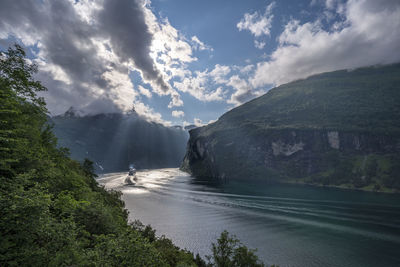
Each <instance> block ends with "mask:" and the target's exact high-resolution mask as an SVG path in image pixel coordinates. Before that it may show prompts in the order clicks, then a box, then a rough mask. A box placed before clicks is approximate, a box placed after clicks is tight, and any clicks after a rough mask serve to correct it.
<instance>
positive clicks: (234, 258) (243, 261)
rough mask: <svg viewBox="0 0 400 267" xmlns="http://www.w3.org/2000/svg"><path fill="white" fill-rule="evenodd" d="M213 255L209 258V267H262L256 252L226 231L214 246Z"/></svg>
mask: <svg viewBox="0 0 400 267" xmlns="http://www.w3.org/2000/svg"><path fill="white" fill-rule="evenodd" d="M211 251H212V255H210V256H207V259H208V261H209V266H216V267H262V266H265V265H264V264H263V263H262V262H260V261H259V259H258V257H257V255H256V254H255V252H256V251H255V250H251V249H248V248H247V247H246V246H244V245H243V244H241V243H240V241H239V240H238V239H237V238H236V237H235V236H231V235H229V233H228V232H227V231H226V230H225V231H223V232H222V233H221V235H220V237H219V238H218V239H217V243H213V244H212V248H211Z"/></svg>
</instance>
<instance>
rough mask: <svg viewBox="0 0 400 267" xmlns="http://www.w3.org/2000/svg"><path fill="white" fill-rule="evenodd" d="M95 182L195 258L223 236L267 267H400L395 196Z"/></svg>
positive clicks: (186, 180)
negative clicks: (114, 192)
mask: <svg viewBox="0 0 400 267" xmlns="http://www.w3.org/2000/svg"><path fill="white" fill-rule="evenodd" d="M126 176H127V173H125V172H124V173H111V174H105V175H102V176H101V177H100V178H99V179H98V182H99V183H100V184H103V185H105V187H106V188H107V189H114V190H120V191H122V193H123V197H122V198H123V200H124V201H125V203H126V208H127V209H128V210H129V212H130V215H129V216H130V220H135V219H139V220H140V221H142V222H143V223H144V224H151V225H152V226H153V227H154V228H155V229H156V230H157V235H165V236H167V237H168V238H171V239H172V240H173V241H174V243H175V244H176V245H178V246H179V247H182V248H187V249H188V250H190V251H192V252H194V253H200V254H201V255H202V256H204V255H207V254H209V253H210V247H211V243H212V242H215V241H216V238H217V237H218V236H219V234H220V233H221V232H222V231H223V230H225V229H226V230H228V231H229V232H230V233H231V234H235V235H236V236H237V237H238V238H239V239H240V240H241V241H242V242H243V243H244V244H245V245H246V246H248V247H250V248H257V249H258V251H257V255H259V257H260V258H261V259H263V260H264V262H265V263H268V264H278V265H279V266H281V267H282V266H300V267H302V266H304V267H305V266H311V267H312V266H349V267H350V266H400V195H390V194H377V193H369V192H357V191H346V190H339V189H333V188H318V187H308V186H295V185H273V186H272V185H260V184H258V185H248V184H247V185H246V184H241V183H237V182H230V183H228V184H226V185H224V186H218V185H211V184H208V183H206V182H204V183H203V182H198V181H196V180H195V179H194V178H192V177H191V176H189V175H188V174H186V173H184V172H181V171H179V170H178V169H158V170H147V171H139V172H138V174H137V177H138V182H137V184H136V185H135V186H127V185H125V184H124V180H125V178H126Z"/></svg>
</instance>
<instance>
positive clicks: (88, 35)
mask: <svg viewBox="0 0 400 267" xmlns="http://www.w3.org/2000/svg"><path fill="white" fill-rule="evenodd" d="M146 3H147V2H145V1H142V0H121V1H111V0H93V1H92V0H80V1H72V0H70V1H64V0H51V1H50V0H43V1H35V0H26V1H13V0H4V1H2V4H1V5H2V7H1V9H0V39H3V40H2V42H4V41H7V39H8V38H10V37H11V36H12V37H15V38H16V39H17V40H19V41H20V42H22V43H23V44H24V45H25V46H27V47H28V48H32V49H31V52H32V54H33V61H34V62H35V63H37V64H38V65H39V73H38V79H40V80H41V81H42V82H43V84H44V85H45V86H46V87H48V89H49V91H48V92H46V93H45V94H44V95H43V96H44V97H45V98H46V101H47V103H48V108H49V110H50V111H51V112H52V113H53V114H59V113H62V112H64V111H65V110H66V109H68V108H69V107H70V106H71V105H74V106H75V107H76V108H77V109H79V110H83V111H84V112H85V113H104V112H105V113H107V112H124V111H129V110H130V109H132V107H133V106H135V109H136V111H137V112H138V113H140V112H143V114H142V115H144V116H145V117H146V118H152V119H154V120H156V121H158V122H160V121H161V115H160V114H159V113H154V114H153V115H151V114H152V112H154V110H153V109H151V108H149V107H148V106H146V105H143V104H142V103H141V102H140V97H139V94H142V95H144V96H146V97H148V98H150V97H152V92H151V91H150V90H149V89H147V88H145V87H143V86H142V85H139V84H137V85H135V86H134V84H133V83H132V80H131V78H130V73H131V72H132V71H138V72H139V73H140V74H141V77H142V79H143V81H144V83H147V84H148V85H150V87H151V90H152V91H153V92H155V93H157V94H160V95H170V96H171V102H170V105H169V106H170V107H174V106H182V105H183V101H182V100H181V99H180V95H179V93H178V92H177V91H176V90H175V89H173V88H172V87H171V86H170V84H169V81H170V79H171V78H173V77H184V76H186V75H188V73H189V72H190V71H188V70H187V69H186V65H185V64H186V63H190V62H193V61H195V60H197V59H196V58H195V57H193V56H192V47H191V45H190V43H189V42H187V41H185V38H184V36H181V35H180V34H179V32H178V31H177V30H176V29H175V28H174V27H172V26H171V25H170V23H169V22H168V20H166V19H165V20H163V21H159V20H157V18H156V17H155V16H154V14H153V13H152V12H151V9H150V7H149V6H148V3H147V4H146ZM197 39H198V38H197ZM198 41H199V42H201V41H200V40H198ZM160 47H161V48H160ZM135 88H136V89H135Z"/></svg>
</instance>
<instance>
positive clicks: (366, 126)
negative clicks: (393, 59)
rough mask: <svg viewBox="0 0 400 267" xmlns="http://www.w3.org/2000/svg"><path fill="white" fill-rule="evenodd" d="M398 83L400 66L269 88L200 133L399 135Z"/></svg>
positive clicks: (328, 75) (338, 73)
mask: <svg viewBox="0 0 400 267" xmlns="http://www.w3.org/2000/svg"><path fill="white" fill-rule="evenodd" d="M399 84H400V64H395V65H389V66H380V67H367V68H360V69H356V70H352V71H347V70H341V71H335V72H329V73H323V74H319V75H315V76H312V77H310V78H307V79H304V80H298V81H295V82H291V83H288V84H284V85H281V86H279V87H276V88H273V89H271V90H270V91H269V92H268V93H266V94H265V95H263V96H261V97H259V98H256V99H254V100H252V101H250V102H248V103H245V104H243V105H241V106H239V107H237V108H234V109H232V110H231V111H229V112H227V113H225V114H224V115H223V116H221V118H220V119H219V120H218V122H216V123H215V124H212V125H211V126H209V127H206V128H207V129H210V132H211V131H217V130H218V129H226V128H227V127H228V128H232V127H240V126H241V125H246V124H251V125H253V126H254V127H257V128H262V129H285V128H306V129H342V130H361V131H374V132H397V133H399V132H400V116H399V114H400V89H399ZM203 133H204V134H206V133H207V131H203Z"/></svg>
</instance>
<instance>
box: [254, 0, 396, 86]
mask: <svg viewBox="0 0 400 267" xmlns="http://www.w3.org/2000/svg"><path fill="white" fill-rule="evenodd" d="M335 6H336V7H337V8H336V11H335V12H337V13H338V15H340V16H341V17H342V18H343V19H342V20H338V21H336V22H335V23H334V24H333V26H332V27H331V28H330V29H324V28H323V26H322V25H321V23H320V20H316V21H314V22H307V23H303V24H301V23H300V21H298V20H294V19H293V20H291V21H289V22H288V23H287V25H286V26H285V29H284V31H283V32H282V34H281V35H280V36H279V38H278V41H279V44H278V47H277V48H276V50H275V51H273V52H272V54H271V56H270V60H269V61H264V62H260V63H258V64H257V68H256V70H255V74H254V76H253V77H252V78H251V79H250V81H251V84H252V86H253V87H255V88H256V87H260V86H265V85H271V84H274V85H279V84H282V83H286V82H289V81H292V80H295V79H300V78H305V77H307V76H310V75H312V74H316V73H320V72H326V71H333V70H337V69H351V68H357V67H361V66H368V65H375V64H389V63H394V62H398V61H400V53H399V51H400V19H399V17H400V2H399V1H395V0H385V1H374V0H349V1H348V2H347V3H345V4H343V5H340V4H335V1H333V2H332V1H330V3H329V4H328V8H334V7H335Z"/></svg>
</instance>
